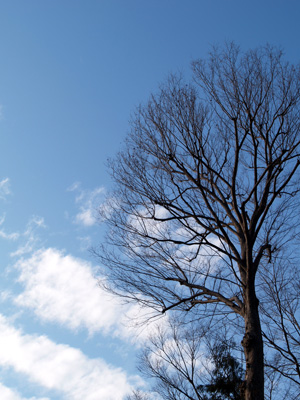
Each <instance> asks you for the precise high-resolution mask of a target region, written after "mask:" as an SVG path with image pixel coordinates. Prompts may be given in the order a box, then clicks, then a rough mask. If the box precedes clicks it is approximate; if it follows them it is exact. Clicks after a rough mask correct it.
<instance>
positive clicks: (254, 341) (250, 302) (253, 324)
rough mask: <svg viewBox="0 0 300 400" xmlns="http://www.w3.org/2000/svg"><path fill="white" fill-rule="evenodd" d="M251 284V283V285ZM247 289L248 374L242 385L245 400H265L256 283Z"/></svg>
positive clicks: (246, 335) (246, 347) (246, 337)
mask: <svg viewBox="0 0 300 400" xmlns="http://www.w3.org/2000/svg"><path fill="white" fill-rule="evenodd" d="M249 286H250V285H249ZM249 286H248V287H247V288H246V289H245V315H244V319H245V335H244V338H243V340H242V345H243V348H244V353H245V359H246V375H245V381H244V385H243V387H242V392H243V395H244V396H243V398H244V399H245V400H264V358H263V340H262V334H261V325H260V319H259V312H258V299H257V297H256V295H255V289H254V283H253V284H252V285H251V286H250V287H249Z"/></svg>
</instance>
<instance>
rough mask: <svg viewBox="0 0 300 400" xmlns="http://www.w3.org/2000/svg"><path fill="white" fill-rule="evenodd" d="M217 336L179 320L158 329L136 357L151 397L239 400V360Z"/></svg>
mask: <svg viewBox="0 0 300 400" xmlns="http://www.w3.org/2000/svg"><path fill="white" fill-rule="evenodd" d="M224 332H225V329H224V328H223V329H222V333H224ZM220 333H221V331H220V330H219V331H218V333H217V334H214V333H213V332H211V331H210V330H209V329H207V327H203V326H202V325H199V324H194V326H193V327H190V326H186V325H185V324H182V323H180V322H179V320H178V319H173V320H172V321H170V322H169V324H167V325H166V324H164V326H158V327H157V331H155V332H154V333H152V334H151V335H150V337H149V340H148V342H147V344H146V346H145V348H144V349H143V351H142V352H141V354H140V357H139V370H140V372H141V373H142V374H143V375H144V376H145V377H146V378H150V379H151V378H152V380H153V379H154V385H153V393H157V394H158V395H159V399H161V400H218V399H222V400H226V399H227V400H241V399H242V397H241V396H240V393H239V386H240V384H241V382H242V374H243V370H242V368H241V365H240V362H239V361H240V360H239V361H238V360H237V359H236V358H235V357H234V356H233V355H232V353H233V352H234V351H235V349H234V347H235V346H234V343H233V342H232V340H227V338H226V334H225V335H224V336H222V337H221V336H220Z"/></svg>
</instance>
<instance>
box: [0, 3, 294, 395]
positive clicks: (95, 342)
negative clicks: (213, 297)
mask: <svg viewBox="0 0 300 400" xmlns="http://www.w3.org/2000/svg"><path fill="white" fill-rule="evenodd" d="M299 15H300V2H299V1H298V0H288V1H287V0H285V1H283V0H282V1H278V0H272V1H271V0H265V1H257V0H254V1H243V0H205V1H202V0H182V1H179V0H147V1H146V0H98V1H97V0H51V1H50V0H26V1H25V0H0V55H1V58H0V135H1V136H0V137H1V140H0V203H1V210H0V252H1V258H0V273H1V280H0V399H1V400H29V399H30V400H110V399H111V400H121V399H123V398H124V396H125V395H126V393H128V392H129V391H130V389H131V388H132V387H137V386H138V385H143V381H142V378H141V377H139V376H138V372H137V370H136V369H135V354H136V352H137V351H138V347H139V346H141V345H142V341H143V337H144V334H145V332H143V333H142V334H140V335H139V337H138V338H135V339H134V341H133V340H132V337H134V336H133V332H132V328H130V326H128V325H126V321H125V319H124V314H125V311H126V312H128V313H129V314H131V315H133V314H134V313H135V311H136V310H135V309H134V308H133V307H127V308H126V310H125V309H124V308H122V307H121V306H120V305H119V303H118V300H117V299H114V298H112V297H110V296H108V295H107V294H105V293H103V292H102V291H101V289H100V288H98V286H97V281H96V277H98V278H99V277H100V278H101V265H98V264H97V260H96V259H94V258H92V257H91V255H90V253H89V251H88V249H89V248H90V246H92V245H94V246H96V245H97V244H98V243H100V242H101V240H102V238H103V230H104V229H103V226H102V225H101V223H100V222H99V221H97V213H96V211H95V210H96V209H97V207H99V206H101V204H103V202H104V198H105V194H106V193H107V192H108V191H109V189H110V187H111V184H112V182H111V178H110V176H109V173H108V170H107V167H106V160H107V158H109V157H113V156H114V154H116V152H117V151H118V149H120V148H121V145H122V141H123V140H124V138H125V136H126V133H127V132H128V131H129V120H130V114H131V113H133V112H134V109H135V107H136V106H138V105H139V104H140V103H141V102H142V103H143V102H145V101H146V100H147V98H148V96H149V95H150V93H151V92H153V91H154V92H155V90H156V88H157V87H158V85H159V83H160V82H163V81H164V80H165V78H166V77H167V76H168V74H170V73H172V72H175V73H176V72H182V73H184V74H185V75H186V76H187V77H189V76H190V62H191V61H192V60H193V59H196V58H202V57H206V55H207V53H208V52H209V49H210V46H211V45H214V44H221V45H222V44H223V43H224V41H235V42H236V43H237V44H239V45H240V46H241V48H242V49H245V50H246V49H248V48H251V47H257V46H261V45H264V44H266V43H270V44H272V45H276V46H280V47H281V48H282V49H283V50H284V51H285V54H286V59H287V60H289V61H291V62H293V63H298V62H299V59H300V40H299V39H300V27H299Z"/></svg>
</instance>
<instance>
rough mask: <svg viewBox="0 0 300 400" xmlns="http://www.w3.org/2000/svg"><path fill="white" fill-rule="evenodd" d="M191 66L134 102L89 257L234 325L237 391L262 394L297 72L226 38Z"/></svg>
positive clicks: (115, 283) (290, 202)
mask: <svg viewBox="0 0 300 400" xmlns="http://www.w3.org/2000/svg"><path fill="white" fill-rule="evenodd" d="M192 68H193V81H192V83H186V82H185V81H184V79H183V78H182V77H181V76H171V77H170V78H169V79H168V80H167V82H166V83H165V84H163V85H162V86H161V87H160V89H159V91H158V92H157V93H156V94H153V95H152V96H151V97H150V99H149V102H148V103H147V104H146V105H144V106H143V105H142V106H140V107H139V108H138V109H137V111H136V113H135V115H134V117H133V119H132V123H131V127H132V129H131V132H130V134H129V135H128V138H127V141H126V144H125V147H124V149H123V151H121V152H120V153H119V155H118V156H117V157H116V159H115V160H113V161H111V163H110V167H111V171H112V176H113V178H114V180H115V183H116V190H115V192H114V194H113V195H112V196H111V201H110V202H108V204H107V207H106V212H107V214H106V215H104V217H105V218H106V220H107V222H108V224H109V225H110V230H109V233H108V236H107V243H106V244H105V245H104V246H103V247H102V249H101V250H99V251H98V254H99V256H100V257H101V259H102V262H103V263H104V265H106V266H107V272H108V276H109V282H110V288H111V290H113V291H115V292H117V293H118V294H119V295H122V296H124V297H126V298H128V299H131V300H134V301H138V302H139V303H140V304H141V305H145V306H147V307H151V308H152V309H153V310H155V312H157V313H165V312H167V311H170V310H179V311H180V310H181V311H182V312H184V313H188V314H189V315H190V316H191V320H193V319H198V320H199V319H204V318H205V319H208V318H209V319H210V318H212V319H220V318H222V319H223V320H222V321H223V322H222V323H224V324H227V325H228V326H231V328H232V330H233V331H234V330H235V329H237V328H236V327H237V326H239V329H240V327H242V328H241V329H242V330H243V340H242V345H243V348H244V353H245V370H246V373H245V379H244V384H243V385H242V386H243V388H242V393H243V395H244V396H245V399H246V400H254V399H255V400H263V399H264V345H263V329H262V319H261V311H260V308H259V302H260V300H263V299H264V295H265V294H266V292H265V290H266V286H264V285H263V284H262V282H263V281H264V277H268V276H269V275H268V269H269V267H271V265H276V268H279V270H280V269H281V268H283V265H284V264H282V265H280V263H281V262H282V260H283V259H284V258H287V257H289V258H288V259H289V261H288V262H290V263H295V260H296V259H297V251H296V240H297V239H298V238H299V230H298V227H299V183H300V182H299V165H300V158H299V155H300V154H299V143H300V135H299V133H300V132H299V130H300V109H299V100H300V79H299V78H300V70H299V66H293V65H290V64H289V63H287V62H286V61H284V59H283V54H282V52H281V51H279V50H277V49H274V48H272V47H270V46H267V47H264V48H259V49H255V50H249V51H247V52H244V53H243V52H241V51H240V50H239V48H238V47H237V46H236V45H234V44H230V45H227V46H225V47H224V48H222V49H214V50H212V52H211V54H210V55H209V57H208V59H207V60H196V61H194V62H193V63H192ZM104 214H105V212H104ZM291 254H293V257H294V258H292V257H290V255H291ZM264 288H265V289H264ZM269 294H270V293H269ZM269 300H270V297H269ZM273 304H274V303H273ZM234 316H235V317H234ZM298 334H299V331H298ZM271 341H272V339H270V341H269V343H271ZM273 342H274V341H273Z"/></svg>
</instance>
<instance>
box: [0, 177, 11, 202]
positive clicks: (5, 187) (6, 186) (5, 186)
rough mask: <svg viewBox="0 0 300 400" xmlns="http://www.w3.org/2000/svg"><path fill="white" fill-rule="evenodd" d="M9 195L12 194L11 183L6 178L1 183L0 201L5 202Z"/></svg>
mask: <svg viewBox="0 0 300 400" xmlns="http://www.w3.org/2000/svg"><path fill="white" fill-rule="evenodd" d="M9 194H11V190H10V181H9V178H4V179H2V181H0V199H2V200H4V199H5V198H6V197H7V196H8V195H9Z"/></svg>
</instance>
